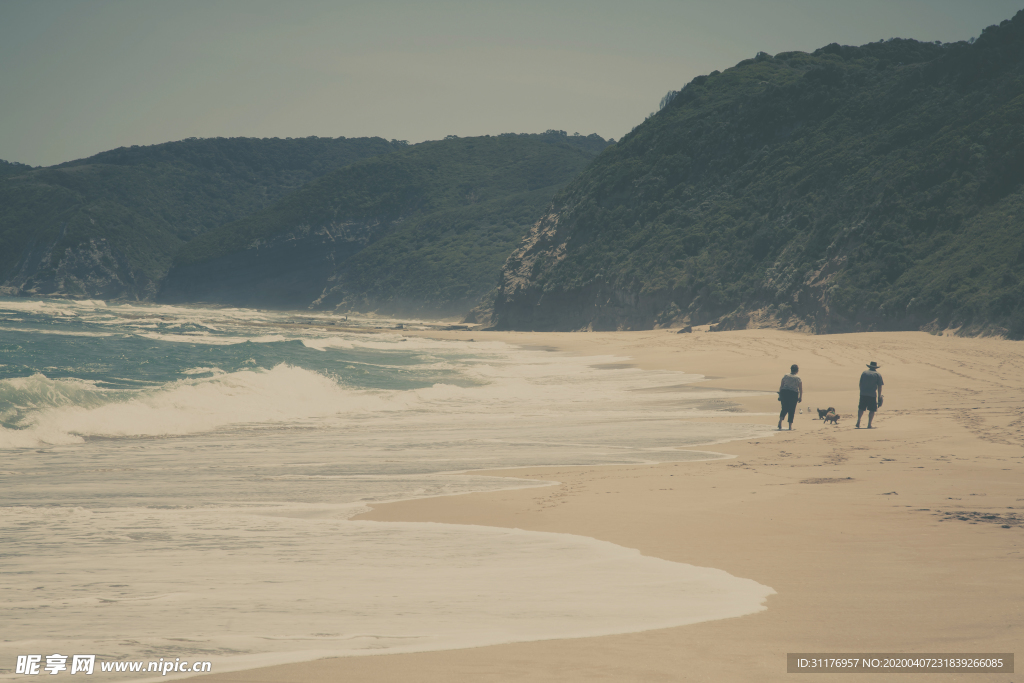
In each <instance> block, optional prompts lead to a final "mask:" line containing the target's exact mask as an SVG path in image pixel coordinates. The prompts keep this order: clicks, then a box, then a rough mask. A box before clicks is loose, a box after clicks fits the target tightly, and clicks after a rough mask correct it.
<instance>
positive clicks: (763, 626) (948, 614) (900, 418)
mask: <svg viewBox="0 0 1024 683" xmlns="http://www.w3.org/2000/svg"><path fill="white" fill-rule="evenodd" d="M427 334H429V336H431V337H437V338H453V339H463V340H465V339H469V338H473V339H475V340H477V341H484V340H487V341H491V340H500V341H506V342H509V343H515V344H523V345H529V346H533V347H547V348H552V349H558V350H559V352H568V353H571V354H573V355H608V354H612V355H615V356H619V357H622V358H623V361H622V363H628V364H632V365H635V366H636V367H639V368H644V369H668V370H681V371H686V372H695V373H701V374H704V375H706V376H707V377H708V379H707V380H706V381H704V382H702V383H700V385H699V386H700V387H708V388H716V389H756V390H763V391H769V392H774V391H775V390H776V389H777V388H778V383H779V378H780V377H781V376H782V375H783V374H785V373H786V372H787V371H788V367H789V365H790V364H791V363H798V364H799V365H800V368H801V372H800V375H801V377H803V380H804V401H803V403H802V404H800V407H799V410H800V411H801V412H799V413H798V415H797V420H796V423H795V430H794V431H792V432H789V431H783V432H778V433H775V434H773V435H772V436H771V437H770V438H766V439H754V440H750V441H738V442H731V443H727V444H719V445H715V446H710V447H706V448H704V449H703V450H713V451H717V452H721V453H728V454H732V455H735V456H736V457H735V458H733V459H729V460H718V461H710V462H703V463H665V464H661V465H654V466H636V465H631V466H612V467H573V468H541V469H519V470H508V471H504V472H493V474H496V475H503V474H506V475H511V476H516V477H525V478H537V479H544V480H557V481H558V482H560V483H559V484H558V485H557V486H552V487H547V488H540V489H526V490H518V491H502V492H496V493H486V494H471V495H464V496H455V497H448V498H434V499H425V500H416V501H406V502H400V503H392V504H388V505H383V506H379V507H377V508H375V509H374V510H372V511H371V512H370V513H368V514H366V515H363V518H364V519H376V520H389V521H433V522H446V523H453V524H482V525H490V526H498V527H518V528H522V529H531V530H538V531H557V532H565V533H572V534H580V535H585V536H591V537H594V538H598V539H602V540H606V541H611V542H613V543H617V544H619V545H622V546H626V547H630V548H637V549H639V550H640V551H641V552H642V553H644V554H647V555H652V556H655V557H660V558H664V559H668V560H673V561H677V562H685V563H689V564H694V565H700V566H709V567H716V568H719V569H724V570H726V571H728V572H730V573H731V574H734V575H736V576H740V577H745V578H750V579H754V580H755V581H758V582H759V583H762V584H765V585H768V586H771V587H772V588H774V589H775V590H776V591H777V594H776V595H773V596H771V597H770V598H769V599H768V602H767V606H768V609H767V610H766V611H763V612H760V613H758V614H754V615H749V616H745V617H739V618H734V619H725V620H720V621H713V622H705V623H701V624H695V625H690V626H683V627H678V628H671V629H662V630H656V631H645V632H641V633H632V634H623V635H615V636H606V637H600V638H584V639H566V640H548V641H541V642H531V643H510V644H507V645H496V646H490V647H481V648H474V649H466V650H449V651H443V652H429V653H419V654H407V655H387V656H376V657H347V658H335V659H325V660H319V661H315V662H307V663H302V664H292V665H284V666H277V667H267V668H263V669H254V670H250V671H242V672H235V673H227V674H219V675H218V674H214V675H212V676H204V677H200V678H202V679H203V680H204V681H236V682H237V681H267V682H270V681H275V682H284V681H289V682H290V681H295V682H299V681H302V682H320V681H323V682H328V681H382V682H383V681H752V682H753V681H776V680H778V681H781V680H784V679H787V677H789V676H792V675H791V674H787V673H786V653H787V652H849V653H854V652H906V653H933V652H951V653H952V652H978V653H983V652H1014V650H1015V649H1016V650H1018V655H1019V654H1021V652H1020V644H1021V643H1024V343H1020V342H1009V341H1004V340H998V339H961V338H955V337H949V336H945V337H941V336H931V335H928V334H925V333H918V332H904V333H863V334H849V335H833V336H809V335H803V334H798V333H790V332H782V331H774V330H747V331H736V332H716V333H709V332H699V331H698V332H694V333H692V334H674V333H671V332H668V331H664V330H656V331H645V332H608V333H515V332H480V331H465V332H463V331H453V332H437V331H432V332H429V333H427ZM872 360H874V361H877V362H878V363H879V364H880V365H881V368H880V372H881V374H882V376H883V377H884V379H885V383H886V384H885V388H884V391H883V393H884V395H885V405H884V406H883V408H882V409H881V410H880V411H879V413H878V415H877V417H876V419H875V426H876V429H873V430H866V429H862V430H856V429H854V422H855V420H856V407H857V394H858V391H857V378H858V376H859V374H860V372H861V371H862V370H863V369H864V366H865V364H866V363H867V362H869V361H872ZM659 390H660V391H662V392H663V393H664V395H665V398H666V400H677V399H682V398H685V399H687V400H692V399H693V398H694V396H697V395H699V389H698V390H697V391H696V392H695V391H694V388H693V387H676V388H662V389H659ZM778 406H779V404H778V402H777V401H776V400H775V398H774V395H770V396H765V397H755V398H745V399H737V400H736V401H734V402H731V405H730V402H728V401H726V402H725V403H723V404H720V407H725V408H731V409H732V411H733V412H729V413H725V414H723V417H721V418H717V419H719V420H729V421H742V422H754V423H759V424H769V425H772V426H774V425H775V424H776V422H777V420H778ZM829 406H834V407H835V408H836V409H837V412H839V414H840V415H841V416H842V417H841V419H840V422H839V425H838V426H836V427H833V426H831V425H825V424H824V423H822V422H821V421H819V420H817V419H816V418H817V414H816V413H811V414H808V413H807V412H806V411H807V409H808V408H812V409H813V408H826V407H829ZM866 421H867V416H866V415H865V418H864V423H865V424H866ZM684 422H685V421H681V423H680V429H684V428H685V424H684ZM594 598H595V600H599V599H600V596H594ZM1018 666H1021V664H1019V663H1018ZM922 676H926V678H924V679H923V680H928V681H934V682H936V683H938V682H939V681H946V680H949V681H952V680H957V681H965V680H985V681H1000V682H1002V681H1013V680H1017V679H1019V678H1020V677H1021V674H927V675H925V674H901V675H900V676H899V680H900V681H904V680H905V681H912V680H918V678H920V677H922ZM888 678H889V677H888V676H886V675H882V676H878V677H873V678H872V680H879V681H881V680H887V679H888ZM833 679H834V680H839V681H849V680H851V679H850V678H849V676H847V675H845V674H815V678H814V680H833ZM808 680H810V679H808Z"/></svg>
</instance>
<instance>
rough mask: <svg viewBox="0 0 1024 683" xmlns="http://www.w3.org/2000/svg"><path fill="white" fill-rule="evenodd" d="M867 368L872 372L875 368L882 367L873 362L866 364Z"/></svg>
mask: <svg viewBox="0 0 1024 683" xmlns="http://www.w3.org/2000/svg"><path fill="white" fill-rule="evenodd" d="M868 367H869V368H870V369H872V370H874V369H876V368H880V367H882V366H881V365H879V364H878V363H876V362H875V361H871V362H870V363H868Z"/></svg>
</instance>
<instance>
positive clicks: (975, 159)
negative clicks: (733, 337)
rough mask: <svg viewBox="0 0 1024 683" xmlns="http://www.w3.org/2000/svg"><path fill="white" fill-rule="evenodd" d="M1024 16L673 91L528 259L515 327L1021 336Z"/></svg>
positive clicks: (507, 313) (505, 281) (512, 267)
mask: <svg viewBox="0 0 1024 683" xmlns="http://www.w3.org/2000/svg"><path fill="white" fill-rule="evenodd" d="M1021 121H1024V13H1019V14H1017V16H1015V17H1014V18H1013V19H1012V20H1007V21H1004V22H1002V24H1000V25H999V26H992V27H989V28H987V29H985V30H984V31H983V32H982V33H981V35H980V36H979V37H978V38H977V39H976V40H972V41H964V42H957V43H946V44H939V43H927V42H919V41H915V40H905V39H891V40H885V41H880V42H877V43H871V44H868V45H863V46H860V47H852V46H843V45H836V44H833V45H829V46H826V47H824V48H821V49H819V50H816V51H814V52H813V53H810V54H808V53H802V52H786V53H781V54H777V55H774V56H772V55H768V54H765V53H759V54H758V55H757V56H756V57H754V58H753V59H748V60H744V61H742V62H740V63H739V64H737V65H736V66H735V67H733V68H731V69H727V70H725V71H723V72H721V73H719V72H717V71H715V72H712V73H711V74H709V75H707V76H700V77H698V78H695V79H693V80H692V81H691V82H690V83H689V84H687V85H686V86H685V87H684V88H683V89H682V90H681V91H680V92H678V93H669V95H668V96H667V97H666V98H665V99H664V100H663V108H662V109H661V110H660V111H659V112H657V113H656V114H654V115H652V116H651V117H650V118H648V119H647V120H646V121H645V122H643V123H642V124H641V125H639V126H637V127H636V128H635V129H634V130H633V131H632V132H631V133H630V134H628V135H626V136H624V137H623V138H622V139H621V140H620V141H619V143H618V144H616V145H615V146H614V147H612V148H611V149H609V150H608V151H607V152H605V153H604V154H602V155H601V157H600V158H598V159H597V160H596V161H595V163H594V164H593V165H592V166H590V167H589V168H588V169H587V170H586V171H585V172H584V173H583V174H582V175H581V176H580V177H579V178H577V179H576V180H575V181H574V182H573V183H571V184H570V185H569V186H568V187H567V188H566V189H565V190H564V191H563V192H562V193H560V194H559V195H558V196H557V197H556V199H555V202H554V205H553V208H552V210H551V212H550V213H549V215H548V217H547V218H545V220H544V221H542V222H541V223H540V224H538V225H537V226H536V227H535V228H534V230H533V231H532V232H531V234H530V235H529V236H528V238H527V241H526V242H525V243H524V244H523V245H521V247H520V249H518V250H517V251H516V252H515V253H514V254H513V255H512V257H510V259H509V261H508V263H507V264H506V266H505V268H504V271H503V278H502V283H501V287H500V290H499V292H498V294H497V298H496V301H495V313H496V316H497V321H498V325H499V326H501V327H505V328H515V329H579V328H584V327H591V328H597V329H616V328H622V327H626V328H645V327H651V326H656V325H688V324H700V323H718V324H719V329H724V328H727V327H744V326H747V325H751V324H762V325H782V326H786V327H796V328H803V329H811V330H815V331H818V332H829V331H843V330H855V329H914V328H918V327H922V326H924V327H929V328H931V329H945V328H951V327H952V328H959V329H960V330H961V331H964V332H967V331H973V332H985V331H989V332H993V333H1001V332H1007V331H1009V333H1010V334H1011V336H1017V337H1019V336H1021V335H1022V334H1024V226H1022V217H1024V212H1022V210H1024V128H1022V126H1021Z"/></svg>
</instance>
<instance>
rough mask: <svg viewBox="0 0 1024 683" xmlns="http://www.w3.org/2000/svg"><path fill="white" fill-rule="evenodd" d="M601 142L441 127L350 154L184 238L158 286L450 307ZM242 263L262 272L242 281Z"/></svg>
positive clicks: (466, 296)
mask: <svg viewBox="0 0 1024 683" xmlns="http://www.w3.org/2000/svg"><path fill="white" fill-rule="evenodd" d="M608 144H609V143H608V142H607V141H605V140H603V139H602V138H600V137H599V136H597V135H589V136H582V135H567V134H566V133H565V132H564V131H548V132H546V133H543V134H538V135H514V134H509V135H497V136H482V137H472V138H458V137H455V136H450V137H449V138H447V139H445V140H438V141H432V142H424V143H420V144H418V145H413V146H410V147H408V148H406V149H403V150H400V151H398V152H396V153H393V154H389V155H386V156H380V157H376V158H373V159H367V160H364V161H361V162H358V163H354V164H351V165H349V166H346V167H344V168H340V169H338V170H336V171H334V172H332V173H330V174H328V175H326V176H324V177H323V178H321V179H319V180H317V181H315V182H312V183H310V184H309V185H307V186H306V187H304V188H303V189H302V190H300V191H298V192H295V193H294V194H292V195H290V196H289V197H287V198H285V199H283V200H282V201H280V202H278V203H276V204H274V205H272V206H270V207H268V208H267V209H264V210H263V211H260V212H258V213H256V214H254V215H252V216H250V217H247V218H245V219H242V220H239V221H235V222H233V223H229V224H227V225H224V226H222V227H221V228H218V229H216V230H213V231H210V232H209V233H207V234H205V235H203V236H201V237H199V238H197V239H195V240H193V241H191V242H190V243H189V244H188V245H186V246H185V247H184V248H183V249H181V251H180V252H179V253H178V255H177V257H176V259H175V265H174V269H173V270H172V272H171V273H170V276H169V278H168V280H167V282H166V283H165V285H164V288H163V290H162V291H161V294H160V299H161V300H165V301H184V300H188V301H209V302H220V303H232V304H235V305H259V306H261V307H266V306H268V305H271V304H268V303H266V302H267V301H271V302H272V305H274V306H275V307H306V306H309V305H311V304H314V300H315V304H314V305H315V306H319V307H327V308H338V307H340V308H343V309H345V310H349V309H352V310H379V311H391V312H406V313H424V314H443V315H458V314H464V313H465V312H466V311H467V310H468V309H469V308H472V307H473V306H474V305H476V304H477V303H479V301H480V300H481V298H482V297H483V296H484V295H485V294H487V293H488V292H492V291H493V289H494V287H495V284H496V282H497V278H498V274H499V271H500V268H501V264H502V263H503V262H504V260H505V258H506V257H507V256H508V254H509V253H510V252H511V251H512V250H513V249H514V248H515V247H516V245H517V244H518V243H519V242H520V240H521V239H522V237H523V235H524V234H525V233H526V232H527V231H528V230H529V228H530V226H531V225H532V224H533V223H535V222H536V221H537V220H538V219H539V218H540V216H541V214H542V213H543V212H544V210H545V209H546V208H547V207H548V205H549V204H550V202H551V198H552V197H553V195H554V194H555V192H556V191H557V190H559V189H560V188H562V187H563V186H564V185H565V184H566V183H568V182H569V181H570V180H572V179H573V178H574V177H576V176H577V175H578V174H579V173H580V171H582V170H583V168H585V167H586V166H587V165H588V163H589V162H590V161H591V159H592V158H593V157H594V155H595V154H596V153H597V152H598V151H600V150H603V149H604V148H605V147H607V146H608ZM307 244H309V245H313V246H311V247H309V248H308V249H306V247H304V246H303V245H307ZM297 249H298V250H304V251H302V253H303V254H305V255H304V256H303V257H302V258H296V257H295V256H294V254H296V253H297V252H296V250H297ZM249 264H252V265H251V266H250V265H249ZM256 264H258V265H256ZM251 268H259V269H260V270H261V271H262V272H265V273H266V274H267V277H266V278H265V279H264V281H263V282H261V283H258V284H254V283H250V282H248V280H247V279H246V275H245V271H247V270H250V269H251ZM254 288H255V289H254ZM285 290H287V291H288V292H290V294H288V295H287V296H284V297H282V292H283V291H285ZM261 297H262V298H261ZM259 300H262V301H263V303H262V304H261V303H259V302H258V301H259Z"/></svg>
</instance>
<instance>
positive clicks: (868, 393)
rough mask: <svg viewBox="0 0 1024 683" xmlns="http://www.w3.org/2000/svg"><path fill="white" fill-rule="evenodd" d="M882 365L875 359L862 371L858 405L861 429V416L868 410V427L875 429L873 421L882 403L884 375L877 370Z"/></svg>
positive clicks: (858, 425)
mask: <svg viewBox="0 0 1024 683" xmlns="http://www.w3.org/2000/svg"><path fill="white" fill-rule="evenodd" d="M880 367H881V366H880V365H879V364H878V363H876V362H875V361H871V363H869V364H868V369H867V370H865V371H864V372H862V373H860V404H859V405H858V406H857V429H860V418H861V417H863V416H864V411H865V410H866V411H868V429H874V428H873V427H872V426H871V421H872V420H874V419H875V411H876V410H878V408H879V406H881V405H882V385H883V384H885V382H883V381H882V376H881V375H879V374H878V372H876V371H877V370H878V368H880Z"/></svg>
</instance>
